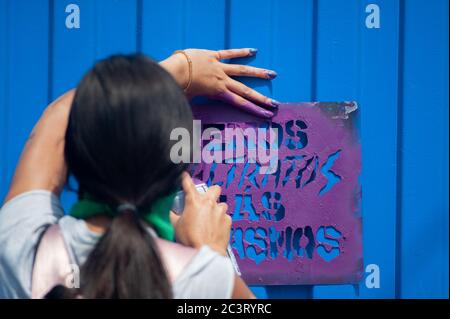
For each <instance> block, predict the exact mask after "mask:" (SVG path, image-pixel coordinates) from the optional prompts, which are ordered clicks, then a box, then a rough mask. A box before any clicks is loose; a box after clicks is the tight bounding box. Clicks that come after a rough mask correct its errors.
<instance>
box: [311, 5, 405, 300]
mask: <svg viewBox="0 0 450 319" xmlns="http://www.w3.org/2000/svg"><path fill="white" fill-rule="evenodd" d="M320 3H321V4H320V9H321V14H320V16H319V28H318V30H319V36H318V38H319V40H318V41H319V48H318V51H319V54H318V55H319V57H318V65H317V68H318V82H317V88H318V99H319V100H324V99H331V98H333V97H334V99H355V100H356V101H358V103H359V107H360V110H361V116H362V145H363V170H362V171H363V174H362V185H363V201H362V212H363V238H364V264H365V265H368V264H376V265H377V266H378V267H379V268H380V275H381V278H380V282H381V285H380V288H378V289H367V287H366V286H365V283H364V281H363V282H362V283H361V284H360V285H359V287H355V288H357V289H351V288H350V287H317V288H315V297H328V298H341V297H357V296H359V297H364V298H377V297H384V298H393V297H395V283H396V278H395V271H396V267H395V254H396V251H395V249H396V160H397V158H396V138H395V136H396V134H397V86H398V77H397V72H398V31H399V30H398V29H399V3H398V1H391V0H390V1H377V3H376V4H377V5H378V6H379V7H380V12H381V28H380V29H368V28H367V27H366V24H365V19H366V16H367V13H366V12H365V8H366V6H367V5H368V4H370V3H373V1H372V2H371V1H361V2H360V4H359V6H357V5H355V3H350V2H345V3H346V5H344V4H342V3H336V2H322V1H321V2H320ZM334 5H336V6H338V7H339V8H336V7H334ZM355 10H357V11H356V12H355ZM322 12H323V13H324V14H325V16H323V15H322ZM327 12H328V14H329V15H326V14H327ZM333 15H334V18H333ZM323 24H325V26H324V27H323V28H322V25H323ZM321 33H322V36H321V35H320V34H321ZM326 34H328V36H326ZM333 78H334V79H336V80H335V81H333ZM380 121H382V122H380ZM381 123H382V125H380V124H381ZM380 196H382V198H383V200H382V201H380V200H379V199H380ZM381 214H382V217H381ZM380 230H383V231H380Z"/></svg>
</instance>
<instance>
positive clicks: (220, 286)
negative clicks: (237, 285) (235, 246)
mask: <svg viewBox="0 0 450 319" xmlns="http://www.w3.org/2000/svg"><path fill="white" fill-rule="evenodd" d="M235 276H236V275H235V272H234V268H233V266H232V264H231V261H230V260H229V258H227V257H225V256H222V255H220V254H218V253H217V252H216V251H214V250H212V249H211V248H210V247H209V246H206V245H205V246H203V247H202V248H200V249H199V250H197V253H196V254H195V256H193V258H192V259H191V260H190V262H189V263H188V264H187V265H186V267H185V268H184V270H183V272H182V273H181V274H180V275H179V276H178V277H177V278H176V280H175V281H174V282H173V291H174V297H175V298H179V299H192V298H197V299H206V298H221V299H223V298H230V297H231V295H232V292H233V288H234V277H235Z"/></svg>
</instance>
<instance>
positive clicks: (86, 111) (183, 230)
mask: <svg viewBox="0 0 450 319" xmlns="http://www.w3.org/2000/svg"><path fill="white" fill-rule="evenodd" d="M179 53H180V54H174V55H172V56H171V57H169V58H168V59H167V60H165V61H163V62H161V63H160V65H161V66H162V67H163V68H165V69H166V70H167V71H168V72H166V71H165V70H164V69H163V68H161V67H160V66H158V65H157V64H156V63H154V62H152V61H151V60H149V59H147V58H145V57H143V56H116V57H111V58H109V59H106V60H104V61H101V62H99V63H97V64H96V65H95V66H94V68H93V69H92V70H91V71H89V73H88V74H87V75H86V76H85V77H84V78H83V79H82V81H81V82H80V84H79V86H78V87H77V89H76V93H75V92H73V91H70V92H68V93H66V94H65V95H63V96H62V97H61V98H59V99H58V100H56V101H55V102H53V103H52V104H51V105H50V106H49V107H48V108H47V109H46V111H45V112H44V114H43V116H42V117H41V119H40V120H39V121H38V123H37V124H36V126H35V128H34V129H33V132H32V134H31V135H30V138H29V140H28V142H27V144H26V146H25V148H24V151H23V153H22V156H21V159H20V161H19V164H18V166H17V169H16V172H15V175H14V178H13V181H12V184H11V187H10V190H9V192H8V195H7V197H6V199H5V205H4V206H3V208H2V209H1V211H0V247H1V250H0V297H3V298H27V297H30V296H31V295H32V289H33V283H34V282H35V280H38V281H39V279H40V278H39V276H38V275H36V274H39V272H36V269H40V268H42V262H41V261H42V260H43V258H41V257H39V256H40V242H41V244H43V242H44V238H46V236H47V234H48V233H49V232H48V231H46V229H47V228H48V226H49V225H58V229H59V231H60V233H61V234H62V238H63V241H64V243H65V247H66V248H67V253H68V255H69V256H70V260H71V262H73V263H75V264H76V265H79V266H81V286H80V288H79V289H69V288H64V287H62V286H57V287H55V288H54V289H52V290H51V291H50V293H49V294H48V296H57V297H72V298H75V297H81V298H171V297H175V298H229V297H234V298H252V297H253V294H252V293H251V292H250V290H249V289H248V287H247V286H246V285H245V283H244V282H243V281H242V280H241V279H240V278H239V277H238V276H236V275H235V274H234V272H233V269H232V266H231V264H230V262H229V260H228V259H227V258H226V257H225V251H226V246H227V244H228V239H229V232H230V226H231V220H230V217H229V216H228V215H227V214H226V210H227V207H226V205H225V204H223V203H217V199H218V197H219V196H220V188H219V187H216V186H214V187H211V188H210V189H209V190H208V192H207V193H206V194H204V195H200V194H199V193H197V192H196V190H195V186H194V184H193V182H192V180H191V179H190V177H189V176H188V175H187V174H186V173H183V171H184V170H185V169H186V164H174V163H173V162H172V161H171V160H170V158H169V153H170V147H171V143H170V139H169V135H170V132H171V130H172V129H173V128H175V127H185V128H188V129H191V125H192V114H191V112H190V109H189V106H188V104H187V100H186V99H185V97H184V96H183V92H182V90H181V89H180V86H181V87H183V88H185V90H186V94H188V95H189V96H196V95H208V96H211V97H217V98H220V99H223V100H226V101H228V102H230V103H232V104H234V105H236V106H238V107H241V108H244V109H246V110H247V111H249V112H253V113H256V114H258V115H260V116H265V117H270V116H271V115H272V114H273V113H272V111H271V110H266V109H265V108H262V107H261V106H257V105H256V104H255V103H253V102H256V103H258V104H260V105H262V106H265V107H268V108H271V109H273V107H276V104H277V103H276V102H275V101H273V100H271V99H269V98H266V97H264V96H262V95H260V94H258V93H256V92H255V91H253V90H250V89H248V88H247V87H245V86H244V85H242V84H240V83H239V82H236V81H235V80H233V79H231V78H230V77H229V75H247V76H249V75H250V76H258V77H262V78H266V79H271V78H273V74H271V73H270V72H269V71H267V70H262V69H257V68H251V67H247V66H232V65H227V64H222V63H220V62H219V61H218V60H219V59H221V58H233V57H238V56H247V55H252V54H254V53H255V52H254V51H252V50H251V49H239V50H224V51H219V52H214V51H206V50H193V49H191V50H186V51H183V52H179ZM169 73H170V74H171V75H172V76H173V77H171V76H170V75H169ZM174 79H175V80H174ZM250 100H252V101H253V102H252V101H250ZM68 173H69V174H73V176H74V177H75V178H76V179H77V181H78V185H79V189H78V195H79V198H80V200H79V201H78V202H77V203H76V204H75V205H74V207H73V209H72V212H71V215H72V216H68V215H65V216H64V213H63V211H62V208H61V206H60V204H59V199H58V196H59V194H60V192H61V190H62V187H63V185H64V184H65V182H66V177H67V175H68ZM180 184H181V185H182V188H183V190H184V192H185V193H186V204H185V210H184V212H183V215H182V217H179V218H178V217H175V216H171V221H172V223H173V225H174V229H175V236H176V239H177V242H178V243H177V244H175V243H172V242H170V241H168V240H171V239H173V238H172V237H173V233H171V230H173V228H172V227H171V225H170V224H169V209H170V205H171V203H172V200H173V197H174V194H175V192H176V191H177V190H178V186H179V185H180ZM158 236H159V237H163V238H165V239H168V240H162V239H160V238H159V237H158ZM41 238H42V240H41ZM181 244H183V245H184V246H186V247H183V246H181ZM50 246H51V243H50ZM188 247H191V248H188ZM171 252H172V257H173V255H175V256H176V254H179V256H180V260H181V259H183V261H182V262H181V261H180V263H178V264H177V263H176V262H175V267H173V266H174V265H173V264H174V263H173V258H172V261H170V257H169V258H167V256H168V255H169V256H170V254H171ZM181 256H183V258H181ZM175 259H176V258H175ZM47 262H48V260H47ZM171 262H172V265H170V263H171ZM180 264H182V267H181V269H176V268H177V267H178V268H180ZM50 266H52V265H50ZM44 268H45V267H44ZM174 269H175V270H174ZM60 284H63V282H60ZM52 287H53V286H52ZM52 287H47V290H46V292H48V291H49V289H51V288H52Z"/></svg>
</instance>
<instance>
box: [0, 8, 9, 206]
mask: <svg viewBox="0 0 450 319" xmlns="http://www.w3.org/2000/svg"><path fill="white" fill-rule="evenodd" d="M8 6H9V4H8V0H0V202H1V201H3V198H4V196H5V193H6V191H7V189H6V187H7V186H6V174H7V170H6V130H7V127H8V122H7V119H8V104H7V103H8V76H9V73H8V70H9V67H8V49H9V36H8V35H9V21H8ZM0 205H1V204H0Z"/></svg>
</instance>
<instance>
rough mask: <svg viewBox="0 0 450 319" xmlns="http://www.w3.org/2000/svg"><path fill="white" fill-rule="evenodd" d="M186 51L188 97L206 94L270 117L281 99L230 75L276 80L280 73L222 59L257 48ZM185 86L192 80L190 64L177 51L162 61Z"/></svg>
mask: <svg viewBox="0 0 450 319" xmlns="http://www.w3.org/2000/svg"><path fill="white" fill-rule="evenodd" d="M184 52H185V53H186V54H187V55H188V56H189V58H190V60H191V61H192V83H191V85H190V86H189V88H188V90H187V92H186V93H187V95H188V96H189V97H194V96H199V95H204V96H207V97H210V98H213V99H218V100H222V101H224V102H227V103H230V104H233V105H235V106H236V107H239V108H241V109H243V110H245V111H247V112H250V113H252V114H255V115H257V116H261V117H265V118H270V117H272V116H273V110H274V109H276V108H277V107H278V105H279V102H277V101H276V100H273V99H271V98H268V97H266V96H264V95H262V94H260V93H258V92H257V91H255V90H253V89H251V88H249V87H247V86H246V85H244V84H242V83H241V82H238V81H236V80H234V79H233V78H231V76H247V77H257V78H261V79H266V80H272V79H274V78H275V77H276V76H277V74H276V73H275V72H274V71H272V70H267V69H260V68H255V67H252V66H247V65H235V64H226V63H222V62H220V60H223V59H233V58H239V57H246V56H253V55H255V54H256V52H257V50H255V49H231V50H220V51H210V50H199V49H186V50H184ZM161 65H162V66H163V67H165V68H166V69H167V70H168V71H169V72H170V73H171V74H172V75H173V76H174V77H175V78H176V80H177V81H178V83H179V84H180V85H181V86H182V87H185V86H186V85H187V83H188V81H189V64H188V61H187V59H186V57H185V56H184V55H183V54H181V53H177V54H174V55H172V56H170V57H169V58H167V59H166V60H164V61H162V62H161Z"/></svg>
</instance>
